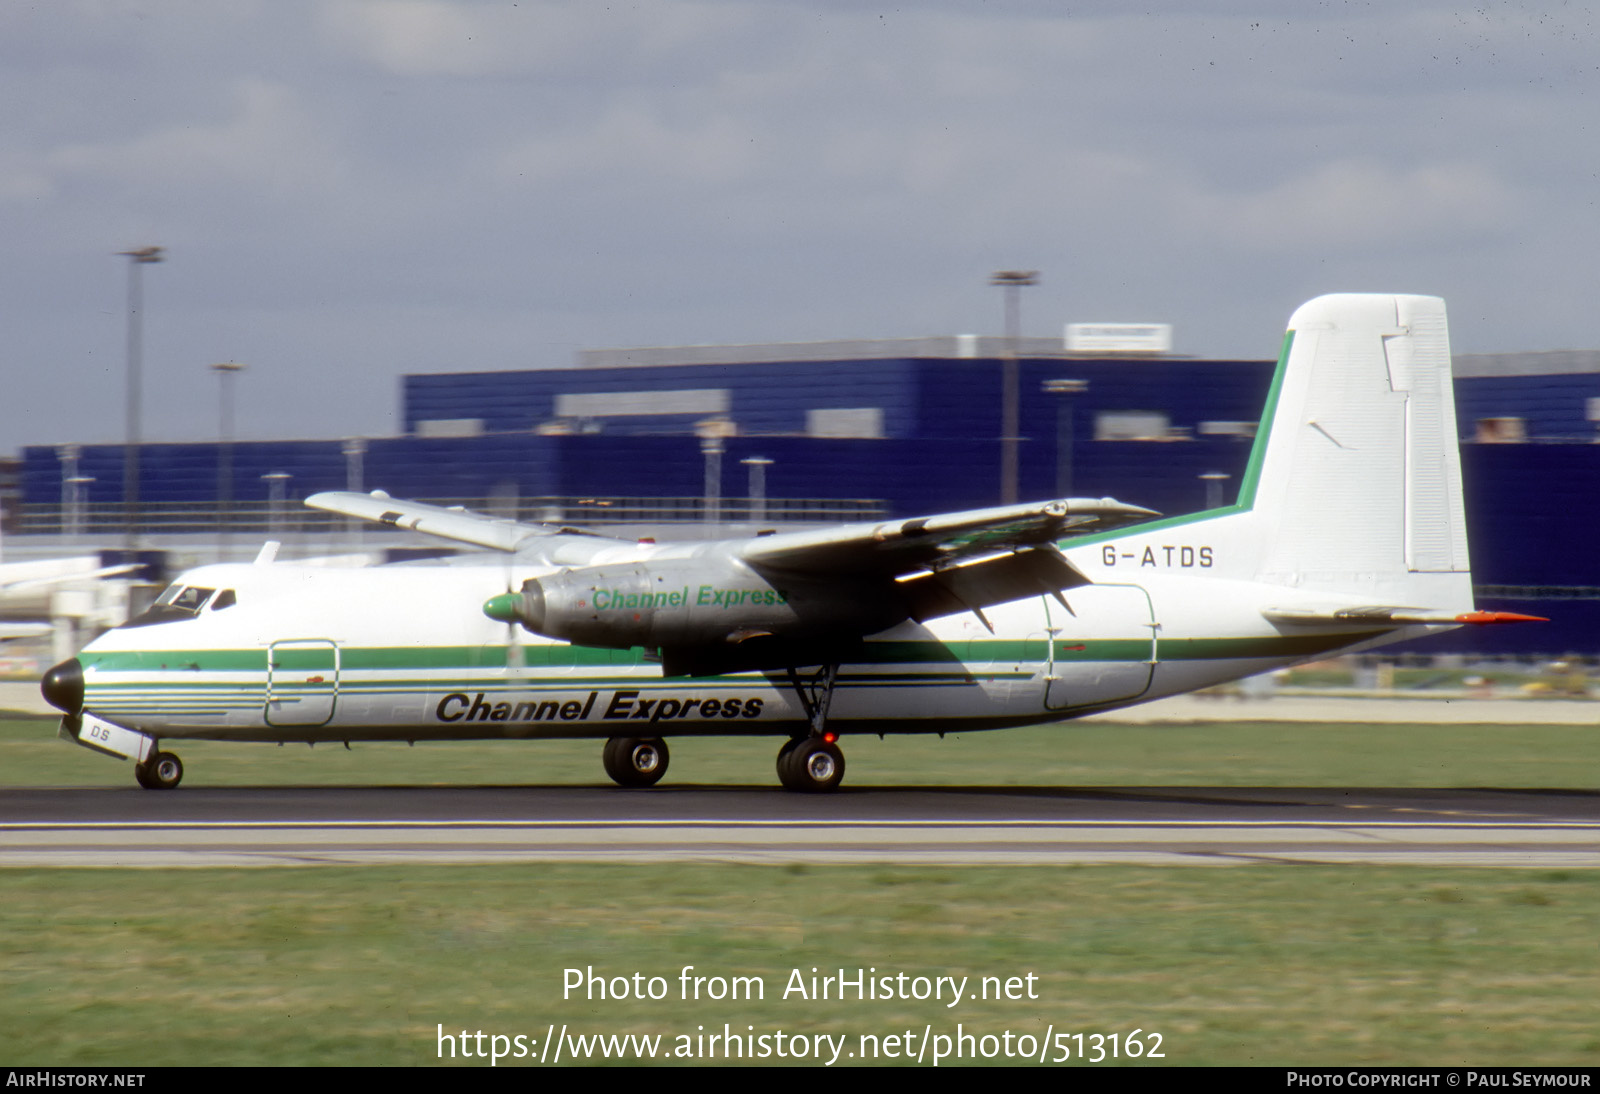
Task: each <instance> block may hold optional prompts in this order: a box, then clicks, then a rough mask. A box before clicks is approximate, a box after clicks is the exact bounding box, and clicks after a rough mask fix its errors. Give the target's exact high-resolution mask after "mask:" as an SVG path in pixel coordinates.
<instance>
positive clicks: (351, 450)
mask: <svg viewBox="0 0 1600 1094" xmlns="http://www.w3.org/2000/svg"><path fill="white" fill-rule="evenodd" d="M341 451H343V452H344V488H345V489H346V490H348V491H350V493H352V494H359V493H361V481H362V479H363V478H365V477H366V465H365V459H366V455H367V441H366V438H365V437H347V438H345V442H344V444H343V445H342V446H341ZM516 517H517V514H516V507H515V505H514V504H513V506H512V512H511V519H512V520H515V519H516ZM345 530H346V531H347V532H349V533H350V539H351V540H352V541H353V542H354V543H355V544H356V546H358V547H359V546H360V545H361V521H359V520H356V519H355V518H354V517H350V518H348V519H346V521H345Z"/></svg>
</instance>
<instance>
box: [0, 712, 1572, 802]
mask: <svg viewBox="0 0 1600 1094" xmlns="http://www.w3.org/2000/svg"><path fill="white" fill-rule="evenodd" d="M669 743H670V745H671V749H672V764H671V769H670V770H669V771H668V773H667V776H666V778H667V780H668V782H669V783H672V784H676V785H688V784H724V785H757V786H772V785H775V784H776V782H777V776H776V774H775V773H774V771H773V761H774V757H775V756H776V754H777V750H778V739H777V738H774V737H758V738H738V737H713V738H682V737H675V738H672V740H671V741H670V742H669ZM842 744H843V747H844V750H845V759H846V761H847V763H848V770H847V772H846V775H845V786H846V787H855V788H861V787H867V786H908V785H929V786H957V785H992V786H1019V785H1028V786H1039V785H1043V786H1394V787H1423V786H1435V787H1439V786H1500V787H1540V788H1556V787H1559V788H1572V789H1600V727H1594V726H1588V727H1585V726H1484V725H1466V726H1455V725H1361V724H1349V723H1331V724H1314V723H1306V724H1291V723H1263V722H1245V723H1205V724H1196V725H1185V726H1170V725H1160V726H1141V725H1122V724H1109V723H1062V724H1060V725H1056V726H1046V727H1042V728H1035V729H1016V730H1001V731H997V732H993V733H972V734H953V735H951V736H948V737H946V738H944V739H942V740H941V739H940V738H939V737H936V736H932V735H927V736H921V735H919V736H913V737H890V738H888V739H886V740H879V739H878V738H877V737H848V736H847V737H845V738H844V739H843V741H842ZM170 747H171V748H172V749H173V750H174V751H176V752H177V753H178V754H179V755H180V756H181V757H182V758H183V761H184V765H185V774H184V785H185V786H285V785H289V786H330V785H331V786H354V785H365V786H426V785H432V784H438V783H453V784H464V785H579V786H581V785H593V784H600V783H605V782H606V780H605V775H604V774H603V772H602V771H601V767H600V742H599V741H467V742H461V743H440V742H427V743H422V744H418V745H417V746H416V747H414V748H412V747H408V746H406V745H404V744H357V745H354V746H353V747H352V748H351V749H350V750H349V751H346V750H345V749H344V748H343V747H342V746H341V745H338V744H333V745H318V746H317V747H316V748H314V749H313V748H308V747H307V746H305V745H284V746H283V747H281V748H280V747H278V746H276V745H266V744H226V743H216V742H207V741H174V742H172V743H171V745H170ZM132 782H133V770H132V767H131V765H130V764H128V763H126V762H124V761H119V760H114V759H112V758H110V757H106V756H102V755H100V754H98V753H94V752H90V751H88V750H87V749H84V748H80V747H78V746H77V745H74V744H70V743H68V742H65V741H61V740H58V739H57V738H56V736H55V726H54V723H51V722H48V721H44V720H39V721H33V720H21V719H19V720H14V721H5V722H0V786H128V785H131V784H132Z"/></svg>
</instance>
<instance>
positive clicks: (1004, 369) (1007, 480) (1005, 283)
mask: <svg viewBox="0 0 1600 1094" xmlns="http://www.w3.org/2000/svg"><path fill="white" fill-rule="evenodd" d="M1038 283H1039V271H1038V270H997V271H996V272H995V273H994V274H993V275H992V276H991V277H990V278H989V284H991V285H999V286H1000V287H1001V288H1002V289H1003V290H1004V291H1005V308H1006V348H1005V352H1004V354H1003V355H1002V356H1001V369H1000V504H1001V505H1015V504H1016V501H1017V492H1018V491H1017V478H1018V472H1019V468H1020V466H1021V453H1020V446H1021V441H1022V438H1020V437H1019V436H1017V434H1018V433H1019V432H1021V428H1022V427H1021V412H1020V407H1019V404H1020V402H1021V398H1022V396H1021V380H1020V378H1019V372H1020V369H1019V366H1018V364H1017V342H1018V340H1019V339H1020V338H1021V327H1022V301H1021V298H1020V296H1019V295H1018V292H1017V290H1018V289H1021V288H1024V287H1026V286H1028V285H1037V284H1038Z"/></svg>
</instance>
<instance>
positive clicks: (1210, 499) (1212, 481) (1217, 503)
mask: <svg viewBox="0 0 1600 1094" xmlns="http://www.w3.org/2000/svg"><path fill="white" fill-rule="evenodd" d="M1230 478H1232V476H1231V475H1228V474H1226V473H1225V472H1222V471H1207V472H1206V473H1205V474H1203V475H1201V476H1200V481H1201V482H1203V483H1205V484H1206V508H1207V509H1221V508H1222V484H1223V483H1225V482H1227V481H1228V480H1229V479H1230Z"/></svg>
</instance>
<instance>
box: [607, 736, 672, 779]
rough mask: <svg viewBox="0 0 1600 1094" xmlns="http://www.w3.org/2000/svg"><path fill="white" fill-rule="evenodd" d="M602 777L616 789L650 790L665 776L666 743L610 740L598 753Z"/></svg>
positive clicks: (636, 739) (652, 740)
mask: <svg viewBox="0 0 1600 1094" xmlns="http://www.w3.org/2000/svg"><path fill="white" fill-rule="evenodd" d="M602 758H603V759H604V761H605V767H606V774H607V775H610V776H611V780H612V781H613V782H615V783H616V784H617V785H618V786H628V787H635V786H654V785H655V784H656V783H658V782H660V781H661V776H663V775H665V774H666V773H667V762H668V761H669V760H670V759H671V755H670V754H669V753H668V752H667V742H665V741H663V740H661V739H660V738H659V737H647V738H639V737H613V738H611V739H610V740H609V741H607V742H606V747H605V751H604V752H603V753H602Z"/></svg>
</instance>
